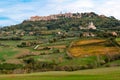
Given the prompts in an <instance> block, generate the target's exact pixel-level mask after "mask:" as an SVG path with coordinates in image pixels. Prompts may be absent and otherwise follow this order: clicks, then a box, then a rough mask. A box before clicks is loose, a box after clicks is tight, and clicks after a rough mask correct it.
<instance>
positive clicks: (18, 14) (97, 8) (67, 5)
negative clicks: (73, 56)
mask: <svg viewBox="0 0 120 80" xmlns="http://www.w3.org/2000/svg"><path fill="white" fill-rule="evenodd" d="M0 2H1V1H0ZM6 2H7V1H6ZM8 3H9V2H7V4H8ZM119 3H120V0H100V1H98V0H36V1H32V2H29V3H18V2H17V1H16V4H14V3H11V4H12V5H10V6H5V7H1V5H2V4H1V5H0V7H1V8H0V15H1V16H5V17H8V18H10V19H11V21H10V20H7V21H5V20H4V21H2V22H0V25H3V24H7V23H8V25H9V24H16V23H20V22H22V21H23V20H25V19H28V18H29V17H30V16H34V15H39V16H42V15H50V14H57V13H59V12H61V11H62V12H80V13H81V12H97V13H99V14H105V15H107V16H115V17H116V18H118V19H120V15H119V13H120V10H119V9H120V5H119ZM4 5H5V4H4Z"/></svg>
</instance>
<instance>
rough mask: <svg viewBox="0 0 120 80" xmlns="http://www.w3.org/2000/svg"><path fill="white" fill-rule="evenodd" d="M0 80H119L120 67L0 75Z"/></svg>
mask: <svg viewBox="0 0 120 80" xmlns="http://www.w3.org/2000/svg"><path fill="white" fill-rule="evenodd" d="M0 80H120V67H111V68H99V69H90V70H81V71H74V72H65V71H50V72H40V73H31V74H9V75H0Z"/></svg>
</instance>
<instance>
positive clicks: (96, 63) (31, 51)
mask: <svg viewBox="0 0 120 80" xmlns="http://www.w3.org/2000/svg"><path fill="white" fill-rule="evenodd" d="M119 28H120V21H119V20H117V19H115V18H114V17H106V16H103V15H98V14H95V13H93V12H91V13H69V14H68V13H65V14H56V15H50V16H44V17H43V16H42V17H41V16H33V17H31V18H30V19H28V20H25V21H23V22H22V23H20V24H17V25H12V26H7V27H3V28H1V29H0V73H5V74H11V73H31V72H41V71H76V70H83V69H93V68H98V67H111V66H120V63H119V62H120V54H119V49H118V48H119V46H120V44H119V43H120V38H119V37H120V35H119V34H120V29H119ZM71 55H72V56H71ZM81 55H82V56H81Z"/></svg>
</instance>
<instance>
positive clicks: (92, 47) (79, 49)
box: [68, 39, 119, 57]
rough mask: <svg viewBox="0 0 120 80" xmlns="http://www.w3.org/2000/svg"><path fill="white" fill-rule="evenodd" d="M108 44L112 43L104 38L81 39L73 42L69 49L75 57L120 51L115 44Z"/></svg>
mask: <svg viewBox="0 0 120 80" xmlns="http://www.w3.org/2000/svg"><path fill="white" fill-rule="evenodd" d="M107 45H110V43H109V42H107V41H106V40H104V39H91V40H79V41H76V42H73V43H72V44H71V47H70V48H69V49H68V51H69V53H70V54H71V55H72V56H74V57H78V56H87V55H97V54H113V53H114V54H117V53H118V52H119V49H118V48H116V47H115V46H107Z"/></svg>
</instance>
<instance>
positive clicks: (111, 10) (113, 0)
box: [96, 0, 120, 19]
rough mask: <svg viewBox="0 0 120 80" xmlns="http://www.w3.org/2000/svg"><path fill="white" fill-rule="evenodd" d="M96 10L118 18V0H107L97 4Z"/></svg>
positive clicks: (119, 17)
mask: <svg viewBox="0 0 120 80" xmlns="http://www.w3.org/2000/svg"><path fill="white" fill-rule="evenodd" d="M96 9H97V11H98V12H99V13H101V14H105V15H107V16H115V17H116V18H118V19H120V14H119V13H120V0H108V1H106V2H104V3H103V4H101V5H100V6H97V8H96Z"/></svg>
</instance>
